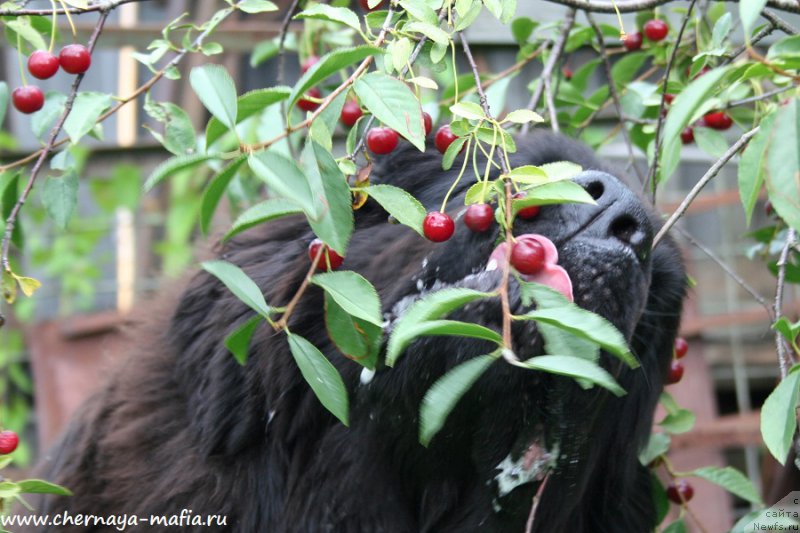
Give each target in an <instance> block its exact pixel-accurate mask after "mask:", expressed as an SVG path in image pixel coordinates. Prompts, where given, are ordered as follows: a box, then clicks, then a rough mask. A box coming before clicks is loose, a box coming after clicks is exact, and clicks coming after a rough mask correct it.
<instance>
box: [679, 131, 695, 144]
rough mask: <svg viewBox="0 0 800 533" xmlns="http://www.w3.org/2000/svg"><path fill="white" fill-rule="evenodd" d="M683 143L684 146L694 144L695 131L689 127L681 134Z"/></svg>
mask: <svg viewBox="0 0 800 533" xmlns="http://www.w3.org/2000/svg"><path fill="white" fill-rule="evenodd" d="M681 141H683V144H691V143H692V142H694V130H693V129H692V128H689V127H686V128H683V131H682V132H681Z"/></svg>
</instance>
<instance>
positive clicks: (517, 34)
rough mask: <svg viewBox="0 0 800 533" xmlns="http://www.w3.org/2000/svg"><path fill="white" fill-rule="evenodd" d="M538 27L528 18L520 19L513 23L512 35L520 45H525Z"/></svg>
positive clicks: (536, 23)
mask: <svg viewBox="0 0 800 533" xmlns="http://www.w3.org/2000/svg"><path fill="white" fill-rule="evenodd" d="M538 25H539V23H538V22H534V21H533V20H531V19H530V18H528V17H518V18H516V19H514V21H513V22H512V23H511V34H512V35H513V36H514V40H515V41H517V43H518V44H525V43H527V42H528V39H529V38H530V36H531V34H532V33H533V30H535V29H536V26H538Z"/></svg>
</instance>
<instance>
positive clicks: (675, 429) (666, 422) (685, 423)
mask: <svg viewBox="0 0 800 533" xmlns="http://www.w3.org/2000/svg"><path fill="white" fill-rule="evenodd" d="M696 419H697V417H696V416H695V414H694V413H693V412H691V411H689V410H688V409H682V408H678V409H675V410H674V411H673V412H670V413H668V414H667V416H665V417H664V419H663V420H661V422H659V423H658V425H659V426H661V427H662V428H664V431H667V432H668V433H672V434H679V433H686V432H687V431H690V430H691V429H692V428H693V427H694V424H695V421H696Z"/></svg>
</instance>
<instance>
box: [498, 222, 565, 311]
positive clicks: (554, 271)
mask: <svg viewBox="0 0 800 533" xmlns="http://www.w3.org/2000/svg"><path fill="white" fill-rule="evenodd" d="M516 239H517V240H518V241H522V240H526V239H530V240H534V241H536V242H538V243H539V244H541V245H542V246H543V247H544V268H542V270H540V271H539V272H537V273H536V274H520V277H521V278H522V279H524V280H525V281H533V282H535V283H541V284H542V285H547V286H548V287H551V288H553V289H555V290H557V291H558V292H560V293H561V294H563V295H564V296H566V297H567V298H568V299H569V301H570V302H572V301H574V298H573V296H572V280H570V279H569V274H567V271H566V270H564V269H563V268H561V267H560V266H558V264H557V263H558V251H557V250H556V246H555V245H554V244H553V242H552V241H551V240H550V239H548V238H547V237H544V236H542V235H537V234H535V233H525V234H524V235H519V236H517V237H516ZM502 261H508V245H507V244H506V243H502V244H501V245H500V246H498V247H497V248H495V249H494V251H493V252H492V255H490V256H489V263H488V264H487V265H486V270H496V269H498V268H499V267H500V265H501V264H502Z"/></svg>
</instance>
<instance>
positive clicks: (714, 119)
mask: <svg viewBox="0 0 800 533" xmlns="http://www.w3.org/2000/svg"><path fill="white" fill-rule="evenodd" d="M703 121H704V122H705V123H706V126H708V127H709V128H713V129H715V130H727V129H728V128H730V127H731V126H733V119H732V118H731V117H729V116H728V114H727V113H725V112H724V111H715V112H713V113H708V114H707V115H706V116H704V117H703Z"/></svg>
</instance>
